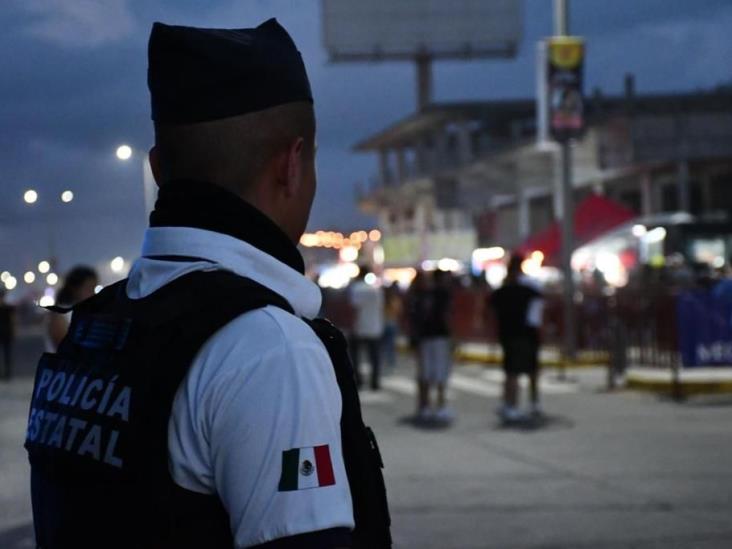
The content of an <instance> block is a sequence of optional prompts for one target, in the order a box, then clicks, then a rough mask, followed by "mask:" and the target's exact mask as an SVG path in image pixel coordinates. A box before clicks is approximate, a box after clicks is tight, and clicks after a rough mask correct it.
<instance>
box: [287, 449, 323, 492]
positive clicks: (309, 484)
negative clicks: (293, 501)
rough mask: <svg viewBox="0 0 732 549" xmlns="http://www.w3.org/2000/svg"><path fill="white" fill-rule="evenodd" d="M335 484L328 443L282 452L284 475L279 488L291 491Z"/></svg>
mask: <svg viewBox="0 0 732 549" xmlns="http://www.w3.org/2000/svg"><path fill="white" fill-rule="evenodd" d="M332 484H335V476H334V475H333V464H332V463H331V461H330V448H328V445H327V444H324V445H322V446H313V447H310V448H292V449H291V450H285V451H284V452H282V476H281V477H280V484H279V487H278V490H279V491H280V492H291V491H293V490H307V489H308V488H319V487H321V486H331V485H332Z"/></svg>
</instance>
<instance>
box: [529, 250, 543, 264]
mask: <svg viewBox="0 0 732 549" xmlns="http://www.w3.org/2000/svg"><path fill="white" fill-rule="evenodd" d="M531 259H533V260H534V261H536V262H537V263H538V264H539V265H541V264H542V262H543V261H544V253H543V252H540V251H539V250H536V251H535V252H531Z"/></svg>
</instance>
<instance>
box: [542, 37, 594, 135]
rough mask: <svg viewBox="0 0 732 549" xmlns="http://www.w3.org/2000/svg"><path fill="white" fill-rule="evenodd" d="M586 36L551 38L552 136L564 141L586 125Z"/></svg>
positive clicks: (548, 61)
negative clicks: (584, 66) (584, 79)
mask: <svg viewBox="0 0 732 549" xmlns="http://www.w3.org/2000/svg"><path fill="white" fill-rule="evenodd" d="M584 57H585V42H584V39H582V38H579V37H576V36H553V37H551V38H548V39H547V56H546V59H547V71H546V72H547V87H548V91H549V127H550V130H551V134H552V137H553V138H554V139H555V140H557V141H559V142H560V143H564V142H566V141H568V140H570V139H573V138H575V137H578V136H579V135H580V134H581V133H582V130H583V128H584V125H585V117H584V100H583V98H582V78H583V65H584Z"/></svg>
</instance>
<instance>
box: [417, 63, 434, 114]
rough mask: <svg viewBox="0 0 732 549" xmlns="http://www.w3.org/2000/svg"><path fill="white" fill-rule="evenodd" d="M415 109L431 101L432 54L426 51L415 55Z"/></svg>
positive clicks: (423, 106) (422, 107)
mask: <svg viewBox="0 0 732 549" xmlns="http://www.w3.org/2000/svg"><path fill="white" fill-rule="evenodd" d="M416 62H417V110H420V111H421V110H422V109H424V108H425V107H426V106H427V105H429V104H430V102H431V101H432V56H431V55H430V54H429V53H427V52H421V53H419V54H418V55H417V58H416Z"/></svg>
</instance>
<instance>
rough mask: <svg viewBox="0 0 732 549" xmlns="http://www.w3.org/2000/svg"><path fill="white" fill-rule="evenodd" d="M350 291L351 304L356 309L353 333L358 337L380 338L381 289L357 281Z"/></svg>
mask: <svg viewBox="0 0 732 549" xmlns="http://www.w3.org/2000/svg"><path fill="white" fill-rule="evenodd" d="M350 291H351V304H352V305H353V307H354V308H355V309H356V320H355V322H354V325H353V332H354V333H355V334H356V336H358V337H370V338H375V337H381V335H382V334H383V333H384V294H383V293H382V291H381V288H377V287H375V286H371V285H370V284H366V282H364V281H363V280H357V281H356V282H354V283H353V284H352V285H351V288H350Z"/></svg>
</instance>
